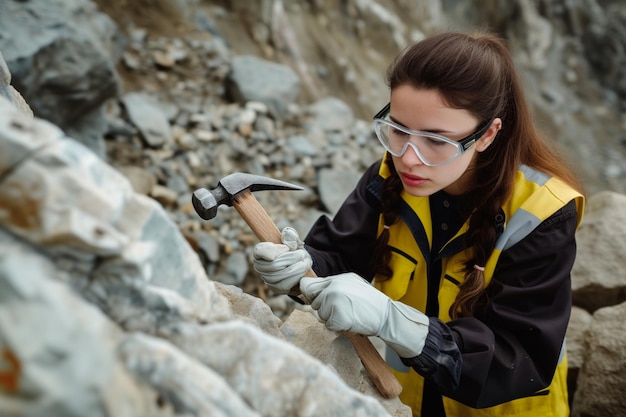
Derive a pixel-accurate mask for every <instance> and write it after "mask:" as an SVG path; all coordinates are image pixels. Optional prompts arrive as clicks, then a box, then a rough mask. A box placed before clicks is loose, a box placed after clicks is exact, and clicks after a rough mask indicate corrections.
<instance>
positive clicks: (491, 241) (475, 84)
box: [374, 32, 582, 319]
mask: <svg viewBox="0 0 626 417" xmlns="http://www.w3.org/2000/svg"><path fill="white" fill-rule="evenodd" d="M387 81H388V85H389V87H390V88H391V90H392V91H393V89H394V88H396V87H398V86H402V85H410V86H412V87H415V88H419V89H432V90H437V91H438V92H439V93H440V94H441V95H442V96H443V98H444V100H445V101H446V103H447V104H448V105H450V106H451V107H454V108H459V109H466V110H467V111H469V112H470V113H472V115H474V116H475V117H476V118H477V119H478V120H479V121H481V122H482V121H486V120H491V119H492V118H493V117H499V118H500V119H502V129H501V130H500V132H499V133H498V135H499V136H500V137H499V138H498V140H495V141H494V142H493V143H492V144H491V146H490V147H489V148H488V150H487V151H485V152H481V153H478V156H477V160H476V163H475V166H474V170H475V175H476V181H475V183H474V188H473V189H471V190H470V191H469V192H468V193H467V200H468V201H469V202H470V206H471V207H470V208H471V217H470V220H469V230H468V232H467V234H466V239H467V240H466V242H467V245H468V247H471V248H472V250H473V258H472V259H470V260H468V262H467V263H466V264H465V265H464V273H465V280H464V282H463V283H462V284H461V286H460V292H459V294H458V296H457V297H456V299H455V301H454V303H453V304H452V306H451V308H450V317H452V318H453V319H454V318H458V317H465V316H470V315H472V313H473V311H474V307H475V306H476V302H477V301H478V299H479V297H480V295H481V294H482V292H483V291H484V282H485V281H484V276H483V273H482V272H481V271H478V270H477V269H476V268H474V265H485V263H486V262H487V259H488V258H489V255H490V254H491V252H492V251H493V249H494V247H495V242H496V238H497V234H496V227H495V221H494V219H495V218H496V215H497V214H498V211H499V210H500V207H501V206H502V204H503V203H504V202H505V200H506V199H507V197H508V196H509V195H510V194H511V191H512V188H513V183H514V176H515V173H516V171H517V169H518V167H519V166H520V164H522V163H523V164H526V165H529V166H531V167H533V168H536V169H538V170H540V171H542V172H545V173H547V174H551V175H553V176H556V177H558V178H560V179H562V180H563V181H565V182H566V183H568V184H570V185H571V186H572V187H574V188H575V189H577V190H580V191H582V186H581V184H580V182H579V181H578V180H577V178H576V177H575V176H574V175H573V173H572V172H571V171H570V170H569V169H568V168H567V167H566V165H565V164H564V162H563V160H562V158H561V157H560V156H559V155H558V153H557V152H556V151H555V150H554V149H552V148H551V147H550V146H549V145H548V144H547V143H546V142H545V141H544V139H543V138H542V137H541V136H540V134H539V133H538V132H537V130H536V129H535V126H534V124H533V122H532V117H531V113H530V109H529V106H528V103H527V101H526V98H525V95H524V91H523V89H522V84H521V81H520V79H519V76H518V75H517V72H516V70H515V67H514V64H513V59H512V57H511V55H510V53H509V51H508V49H507V47H506V45H505V43H504V41H503V40H502V39H500V38H498V37H497V36H495V35H492V34H488V33H480V32H477V33H474V34H464V33H458V32H444V33H439V34H436V35H433V36H431V37H428V38H426V39H424V40H422V41H420V42H418V43H416V44H414V45H412V46H410V47H409V48H407V49H406V50H405V51H404V52H403V53H401V54H400V55H399V56H398V57H397V58H396V59H395V60H394V62H393V63H392V64H391V66H390V67H389V69H388V71H387ZM385 163H386V164H387V165H388V166H389V167H390V169H391V175H390V176H389V177H388V178H387V179H386V180H385V183H384V184H383V196H382V200H383V214H382V215H383V218H384V221H385V224H387V225H391V224H393V223H394V222H395V221H397V218H398V214H397V213H396V210H397V203H398V202H399V200H400V192H401V191H402V183H401V181H400V179H399V178H398V175H397V173H396V172H395V169H394V167H393V162H392V160H391V157H390V156H389V155H388V156H387V159H386V160H385ZM468 215H469V213H468ZM388 239H389V232H388V230H386V229H384V230H383V232H382V234H381V235H380V236H379V237H378V240H377V242H376V249H375V252H374V265H375V272H376V274H377V279H378V280H381V279H382V280H385V279H389V278H390V277H391V274H392V271H391V269H390V267H389V266H388V261H389V259H390V256H391V251H390V248H389V246H388V245H387V242H388Z"/></svg>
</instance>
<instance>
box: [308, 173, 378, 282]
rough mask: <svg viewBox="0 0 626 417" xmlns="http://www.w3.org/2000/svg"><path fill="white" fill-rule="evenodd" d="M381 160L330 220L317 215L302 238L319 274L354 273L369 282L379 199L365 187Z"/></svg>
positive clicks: (366, 174) (371, 277) (364, 176)
mask: <svg viewBox="0 0 626 417" xmlns="http://www.w3.org/2000/svg"><path fill="white" fill-rule="evenodd" d="M379 168H380V161H378V162H376V163H374V164H373V165H372V166H370V167H369V168H368V170H367V171H366V172H365V173H364V174H363V176H362V177H361V179H360V180H359V182H358V184H357V186H356V188H355V189H354V191H352V193H351V194H350V195H349V196H348V197H347V198H346V200H345V201H344V203H343V205H342V206H341V208H340V209H339V211H338V212H337V214H336V215H335V217H334V219H333V221H331V220H330V219H329V218H328V217H326V216H322V217H320V218H319V219H318V220H317V221H316V222H315V224H314V225H313V227H312V228H311V230H310V231H309V233H308V234H307V236H306V237H305V239H304V242H305V247H306V250H307V251H308V252H309V253H310V254H311V257H312V258H313V270H314V271H315V273H316V274H317V275H318V276H320V277H325V276H329V275H335V274H340V273H343V272H355V273H357V274H359V275H360V276H362V277H363V278H365V279H367V280H368V281H371V280H372V279H373V278H374V276H373V274H372V270H371V265H370V259H371V256H370V255H371V253H372V251H373V249H374V243H375V241H376V233H377V228H378V216H379V214H380V211H381V208H380V202H379V201H378V199H377V198H376V197H375V196H374V195H373V194H372V193H370V192H369V191H368V190H367V185H368V184H369V183H370V182H371V181H372V179H373V178H375V177H376V176H377V175H378V170H379Z"/></svg>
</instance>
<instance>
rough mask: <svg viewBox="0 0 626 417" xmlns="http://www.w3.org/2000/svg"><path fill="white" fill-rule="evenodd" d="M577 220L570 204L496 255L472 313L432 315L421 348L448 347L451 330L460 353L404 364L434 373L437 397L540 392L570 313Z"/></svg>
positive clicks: (484, 403) (487, 398)
mask: <svg viewBox="0 0 626 417" xmlns="http://www.w3.org/2000/svg"><path fill="white" fill-rule="evenodd" d="M576 224H577V215H576V207H575V204H574V202H570V203H569V204H567V205H566V206H565V207H564V208H562V209H561V210H559V211H558V212H556V213H555V214H554V215H552V216H551V217H549V218H548V219H547V220H545V221H544V222H543V223H542V224H540V225H539V226H538V227H537V228H536V229H535V230H534V231H533V232H532V233H530V234H529V235H528V236H527V237H526V238H525V239H524V240H522V241H520V242H518V243H517V244H516V245H514V246H513V247H511V248H510V249H508V250H506V251H504V252H503V253H502V254H501V256H500V259H499V261H498V265H497V266H496V269H495V271H494V276H493V279H492V281H491V283H490V285H489V286H488V287H487V289H486V290H485V294H484V297H483V302H482V306H481V307H480V308H479V309H478V311H476V313H475V315H474V317H468V318H461V319H457V320H452V321H450V322H448V323H446V324H443V323H441V322H433V320H432V319H431V325H433V324H434V325H435V326H437V328H438V331H436V332H429V335H428V339H434V340H427V346H431V347H432V346H434V347H437V346H447V344H448V343H446V342H447V341H448V339H449V335H450V334H451V335H452V336H453V337H454V340H455V341H456V345H457V346H458V350H459V351H460V353H461V357H460V358H455V356H454V355H456V353H455V352H452V353H448V352H441V351H440V350H439V349H436V348H435V349H434V350H432V352H431V353H429V351H428V350H426V349H425V351H424V352H423V353H422V355H424V354H428V355H429V356H431V358H428V360H426V359H424V358H421V359H420V360H418V358H419V357H417V358H412V359H408V360H405V363H406V364H407V365H409V366H413V367H414V369H415V370H416V371H417V372H418V373H420V374H421V375H423V376H424V377H427V378H432V381H433V382H434V383H435V384H436V385H437V386H438V388H439V390H440V392H441V393H442V394H444V395H446V396H448V397H450V398H453V399H455V400H457V401H459V402H461V403H464V404H466V405H469V406H471V407H474V408H484V407H490V406H493V405H497V404H501V403H504V402H507V401H511V400H513V399H516V398H521V397H525V396H531V395H541V394H542V393H541V392H540V391H541V390H544V389H545V388H546V387H547V386H548V385H549V384H550V382H551V380H552V377H553V375H554V371H555V369H556V366H557V365H558V362H559V359H560V355H561V350H562V347H563V341H564V339H565V332H566V330H567V324H568V321H569V317H570V312H571V282H570V271H571V268H572V266H573V264H574V258H575V256H576V242H575V231H576ZM446 328H447V329H446ZM443 337H448V339H443ZM437 339H440V340H437ZM422 355H420V356H422ZM459 365H461V373H460V379H459V380H458V381H455V380H454V378H451V375H454V372H453V371H454V368H455V367H456V366H459Z"/></svg>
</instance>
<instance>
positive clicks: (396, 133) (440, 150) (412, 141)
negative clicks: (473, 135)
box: [374, 119, 473, 166]
mask: <svg viewBox="0 0 626 417" xmlns="http://www.w3.org/2000/svg"><path fill="white" fill-rule="evenodd" d="M374 128H375V131H376V136H378V140H379V141H380V143H381V144H382V145H383V147H384V148H385V149H386V150H387V151H388V152H389V153H391V154H392V155H393V156H398V157H399V156H402V155H404V153H405V152H406V151H407V149H408V148H409V146H410V147H412V148H413V150H414V151H415V153H417V155H418V156H419V158H420V159H421V160H422V162H423V163H424V164H426V165H430V166H435V165H443V164H445V163H448V162H450V161H452V160H454V159H455V158H457V157H459V156H461V154H463V152H464V149H467V148H469V146H471V144H472V143H473V141H472V143H468V144H465V147H463V146H462V145H461V144H460V143H459V142H457V141H454V140H452V139H448V138H446V137H444V136H440V135H437V134H434V133H429V132H420V131H416V130H410V129H406V128H404V127H402V126H400V125H398V124H396V123H394V122H392V121H389V120H383V119H376V120H374Z"/></svg>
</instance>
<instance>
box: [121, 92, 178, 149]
mask: <svg viewBox="0 0 626 417" xmlns="http://www.w3.org/2000/svg"><path fill="white" fill-rule="evenodd" d="M122 102H123V103H124V107H125V108H126V111H127V112H128V116H129V118H130V120H131V121H132V122H133V124H134V125H135V126H137V128H138V129H139V131H140V132H141V134H142V136H143V138H144V140H145V141H146V143H147V144H148V146H151V147H160V146H163V145H165V144H166V143H168V142H171V141H172V140H173V138H172V130H171V128H170V124H169V122H168V120H167V116H166V115H165V113H164V112H163V110H162V109H161V107H160V106H159V103H158V101H157V100H155V99H154V98H153V97H151V96H149V95H147V94H142V93H129V94H126V95H125V96H124V97H123V98H122Z"/></svg>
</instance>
